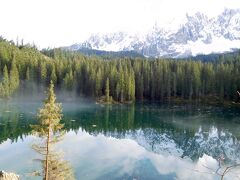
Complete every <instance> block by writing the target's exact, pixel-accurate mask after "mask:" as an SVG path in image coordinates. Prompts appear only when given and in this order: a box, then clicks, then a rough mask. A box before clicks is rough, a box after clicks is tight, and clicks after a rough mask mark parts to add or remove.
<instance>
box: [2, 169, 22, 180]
mask: <svg viewBox="0 0 240 180" xmlns="http://www.w3.org/2000/svg"><path fill="white" fill-rule="evenodd" d="M19 179H20V178H19V176H18V175H16V174H14V173H9V172H5V171H0V180H19Z"/></svg>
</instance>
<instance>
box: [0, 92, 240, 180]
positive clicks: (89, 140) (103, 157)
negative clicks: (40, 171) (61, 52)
mask: <svg viewBox="0 0 240 180" xmlns="http://www.w3.org/2000/svg"><path fill="white" fill-rule="evenodd" d="M42 95H43V96H42V97H41V96H33V97H34V98H30V97H29V98H28V97H27V95H24V96H15V97H14V98H12V99H10V100H9V101H7V102H6V101H1V105H0V143H1V144H0V154H4V156H1V157H0V169H3V170H10V171H14V172H16V173H18V174H20V175H21V176H22V177H24V178H23V179H35V178H33V177H29V176H27V173H28V172H31V171H33V170H34V169H36V168H38V164H36V163H35V162H34V161H33V159H34V158H36V156H37V155H36V153H34V151H33V150H32V149H31V148H30V145H31V143H32V142H33V141H34V139H35V137H34V136H32V135H31V129H30V127H29V125H30V124H35V123H36V122H37V121H36V112H37V109H38V108H39V107H41V105H42V101H43V99H44V97H45V95H44V94H42ZM57 97H58V98H57V100H58V102H61V103H62V107H63V115H64V116H63V120H62V122H63V123H64V125H65V127H64V128H65V130H66V131H67V134H66V136H65V138H64V140H63V141H62V142H61V143H59V145H58V146H57V149H58V150H61V151H63V152H64V155H65V159H66V160H68V161H69V162H70V163H71V165H72V167H73V169H74V172H75V174H76V177H77V179H106V178H108V177H111V179H133V178H136V179H149V178H150V179H175V178H177V179H193V177H194V179H219V176H217V175H209V174H208V173H201V172H206V171H207V172H209V171H210V170H209V169H207V168H204V166H207V167H211V168H212V169H216V168H217V167H218V162H217V159H218V158H219V157H220V156H224V158H225V165H228V164H233V163H239V162H240V143H239V139H240V132H239V125H240V111H239V110H238V109H236V108H223V107H213V106H203V105H190V104H185V105H173V104H161V103H147V102H143V103H136V104H135V105H112V106H106V105H100V104H96V103H95V101H94V100H93V99H87V98H76V96H72V95H69V94H68V93H66V94H65V93H63V94H57ZM15 149H18V151H15ZM203 165H204V166H203ZM196 169H197V171H199V172H197V171H196ZM233 172H234V173H235V174H234V173H229V175H228V176H226V179H237V175H236V174H238V172H240V171H239V169H236V170H235V171H233ZM210 173H211V172H210Z"/></svg>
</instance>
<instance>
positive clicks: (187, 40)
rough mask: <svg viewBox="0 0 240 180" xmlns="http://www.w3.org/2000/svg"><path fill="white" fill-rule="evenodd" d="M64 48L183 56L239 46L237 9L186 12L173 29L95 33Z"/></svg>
mask: <svg viewBox="0 0 240 180" xmlns="http://www.w3.org/2000/svg"><path fill="white" fill-rule="evenodd" d="M169 26H171V24H170V25H169ZM66 48H67V49H69V50H79V49H82V48H88V49H96V50H105V51H135V52H137V53H140V54H142V55H144V56H147V57H186V56H195V55H198V54H210V53H219V52H226V51H231V50H232V49H236V48H240V9H235V10H233V9H225V10H224V12H222V13H221V14H220V15H218V16H216V17H211V18H210V17H208V16H206V15H204V14H202V13H200V12H198V13H196V14H194V15H192V16H190V15H188V14H186V17H185V20H184V22H182V23H181V24H179V26H178V27H177V28H174V29H173V28H172V29H171V28H166V27H165V28H164V27H161V26H159V25H157V24H156V25H154V27H153V28H152V30H150V31H149V32H147V33H144V34H138V33H136V34H133V33H126V32H115V33H110V34H104V35H100V34H95V35H92V36H91V37H89V39H87V40H86V41H84V42H83V43H79V44H74V45H72V46H69V47H66Z"/></svg>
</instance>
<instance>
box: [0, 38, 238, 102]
mask: <svg viewBox="0 0 240 180" xmlns="http://www.w3.org/2000/svg"><path fill="white" fill-rule="evenodd" d="M224 58H226V59H227V60H225V59H224ZM239 70H240V56H231V57H230V58H229V57H228V56H222V58H221V60H219V61H214V62H203V61H197V60H194V61H189V60H169V59H166V60H164V59H156V60H149V59H144V58H128V57H125V58H115V59H111V60H109V59H107V60H106V59H104V58H103V57H97V56H84V55H81V54H79V53H77V52H68V51H63V50H61V49H52V50H44V51H42V52H40V51H38V50H37V49H36V48H34V47H32V46H29V45H18V46H17V45H14V43H13V42H8V41H6V40H5V39H3V38H1V40H0V74H1V83H0V96H1V97H9V96H11V95H13V94H14V93H16V92H17V91H22V92H23V91H24V90H28V92H32V91H43V90H44V88H45V87H46V86H47V85H48V84H49V82H50V80H52V81H53V82H54V84H55V87H56V88H57V90H58V91H61V90H67V91H71V92H75V93H76V94H77V95H84V96H88V97H95V98H97V97H101V96H104V95H105V93H106V92H109V95H110V96H111V97H112V98H113V99H114V100H115V101H119V102H126V101H134V100H143V99H147V100H166V99H174V98H178V97H179V98H183V99H192V100H194V99H196V100H198V99H204V98H208V97H218V98H219V100H220V101H222V100H224V99H226V100H236V99H237V93H236V91H237V90H239V89H240V76H239V74H240V73H239ZM107 79H109V83H108V82H107ZM108 85H109V88H108ZM106 87H107V89H106ZM108 90H109V91H108Z"/></svg>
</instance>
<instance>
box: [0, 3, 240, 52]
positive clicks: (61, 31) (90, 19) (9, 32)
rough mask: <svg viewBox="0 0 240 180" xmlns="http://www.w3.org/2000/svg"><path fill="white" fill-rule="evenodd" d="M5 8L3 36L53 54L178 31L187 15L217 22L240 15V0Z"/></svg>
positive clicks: (1, 16)
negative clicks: (228, 13)
mask: <svg viewBox="0 0 240 180" xmlns="http://www.w3.org/2000/svg"><path fill="white" fill-rule="evenodd" d="M0 5H1V11H0V22H1V23H0V35H1V36H3V37H5V38H7V39H8V40H13V41H16V39H17V38H18V39H24V42H26V43H35V44H36V45H37V47H39V48H47V47H59V46H66V45H71V44H74V43H79V42H82V41H84V40H86V39H87V38H88V37H89V36H90V35H91V34H96V33H102V34H105V33H112V32H116V31H124V32H131V33H135V32H137V33H143V32H146V31H148V30H150V29H151V28H152V27H153V26H154V25H155V24H158V25H159V26H163V27H165V26H176V25H178V24H179V23H181V22H182V21H183V19H184V17H185V16H186V13H188V14H189V15H192V14H194V13H196V12H198V11H200V12H202V13H204V14H206V15H208V16H211V17H214V16H216V15H217V14H220V13H221V12H222V11H223V10H224V9H225V8H234V9H240V0H21V1H20V0H0ZM170 24H171V25H170Z"/></svg>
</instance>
